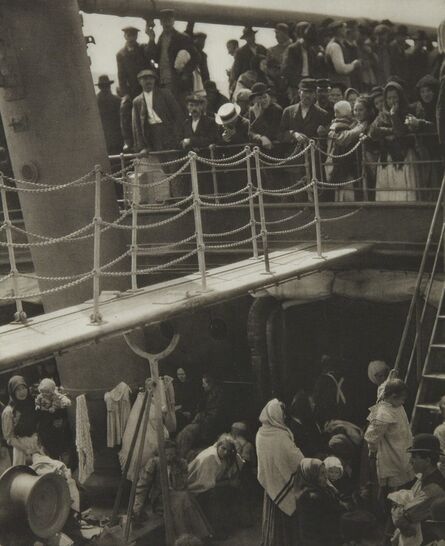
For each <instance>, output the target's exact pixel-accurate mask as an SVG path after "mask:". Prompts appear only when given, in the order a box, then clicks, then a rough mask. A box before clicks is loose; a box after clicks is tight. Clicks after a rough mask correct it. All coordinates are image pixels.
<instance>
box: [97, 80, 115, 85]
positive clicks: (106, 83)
mask: <svg viewBox="0 0 445 546" xmlns="http://www.w3.org/2000/svg"><path fill="white" fill-rule="evenodd" d="M113 83H114V80H108V81H107V82H102V83H99V82H97V83H95V84H94V85H95V86H96V87H100V86H101V85H112V84H113Z"/></svg>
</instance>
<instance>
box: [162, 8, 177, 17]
mask: <svg viewBox="0 0 445 546" xmlns="http://www.w3.org/2000/svg"><path fill="white" fill-rule="evenodd" d="M174 16H175V10H174V9H168V8H165V9H161V10H160V11H159V19H170V18H171V17H174Z"/></svg>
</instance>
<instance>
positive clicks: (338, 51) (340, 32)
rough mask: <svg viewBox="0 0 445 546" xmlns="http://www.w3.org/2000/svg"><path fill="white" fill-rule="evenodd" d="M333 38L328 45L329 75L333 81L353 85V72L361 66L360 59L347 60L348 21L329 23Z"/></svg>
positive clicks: (348, 85)
mask: <svg viewBox="0 0 445 546" xmlns="http://www.w3.org/2000/svg"><path fill="white" fill-rule="evenodd" d="M329 30H330V31H331V32H332V34H333V38H332V39H331V40H330V42H329V43H328V45H327V46H326V52H325V55H326V64H327V69H328V77H329V79H330V80H331V81H337V82H341V83H343V84H345V86H346V87H351V74H352V72H354V70H358V69H359V68H360V61H359V60H358V59H353V60H352V61H350V62H347V60H346V59H347V55H346V50H345V39H346V30H347V29H346V23H344V22H343V21H334V22H332V23H331V24H330V25H329Z"/></svg>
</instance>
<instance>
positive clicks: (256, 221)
mask: <svg viewBox="0 0 445 546" xmlns="http://www.w3.org/2000/svg"><path fill="white" fill-rule="evenodd" d="M306 211H307V209H303V210H300V211H299V212H297V214H292V216H288V217H287V218H280V219H279V220H269V221H267V222H265V224H266V226H269V225H270V226H273V225H276V224H284V222H288V221H289V220H294V219H295V218H298V217H299V216H301V215H302V214H303V213H304V212H306ZM255 224H257V225H258V226H260V225H261V222H260V221H259V220H255Z"/></svg>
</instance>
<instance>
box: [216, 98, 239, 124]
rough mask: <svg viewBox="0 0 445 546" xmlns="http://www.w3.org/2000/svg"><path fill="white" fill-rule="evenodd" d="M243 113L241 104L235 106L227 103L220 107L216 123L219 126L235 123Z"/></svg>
mask: <svg viewBox="0 0 445 546" xmlns="http://www.w3.org/2000/svg"><path fill="white" fill-rule="evenodd" d="M240 112H241V107H240V106H239V104H233V103H231V102H226V103H225V104H223V105H222V106H220V108H219V110H218V112H217V113H216V114H215V121H216V123H217V124H218V125H225V124H226V123H232V122H234V121H235V120H236V119H237V118H238V116H239V114H240Z"/></svg>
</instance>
